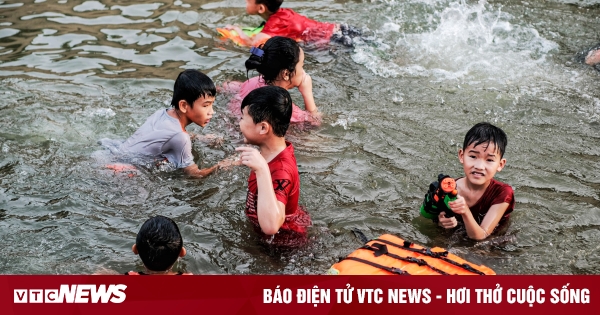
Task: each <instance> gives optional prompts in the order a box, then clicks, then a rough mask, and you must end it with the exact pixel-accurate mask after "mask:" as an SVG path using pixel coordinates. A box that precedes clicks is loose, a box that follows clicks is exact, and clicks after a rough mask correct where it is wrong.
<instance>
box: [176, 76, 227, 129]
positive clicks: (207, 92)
mask: <svg viewBox="0 0 600 315" xmlns="http://www.w3.org/2000/svg"><path fill="white" fill-rule="evenodd" d="M216 95H217V89H216V88H215V84H214V83H213V81H212V80H211V79H210V78H209V77H208V76H206V75H205V74H204V73H202V72H200V71H198V70H194V69H188V70H185V71H183V72H181V73H180V74H179V76H178V77H177V80H175V86H174V87H173V99H172V100H171V105H172V106H173V107H174V108H175V109H177V110H178V111H179V112H181V113H183V114H184V115H185V116H186V117H187V118H188V119H189V121H192V122H194V123H196V124H197V125H200V126H202V127H204V126H205V125H206V124H207V123H208V122H209V121H210V118H211V117H212V114H213V109H212V105H213V103H214V102H215V96H216Z"/></svg>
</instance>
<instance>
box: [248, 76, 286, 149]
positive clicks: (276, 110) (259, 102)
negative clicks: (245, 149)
mask: <svg viewBox="0 0 600 315" xmlns="http://www.w3.org/2000/svg"><path fill="white" fill-rule="evenodd" d="M241 107H242V119H241V120H240V131H241V132H242V135H244V141H245V142H246V143H250V144H257V145H260V144H261V143H262V142H263V141H262V139H264V137H269V136H275V137H283V136H285V133H286V132H287V129H288V127H289V126H290V119H291V118H292V98H291V97H290V93H288V91H287V90H285V89H283V88H280V87H278V86H263V87H261V88H258V89H255V90H253V91H252V92H250V93H249V94H248V95H247V96H246V97H245V98H244V100H243V101H242V106H241Z"/></svg>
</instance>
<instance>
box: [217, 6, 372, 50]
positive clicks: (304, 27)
mask: <svg viewBox="0 0 600 315" xmlns="http://www.w3.org/2000/svg"><path fill="white" fill-rule="evenodd" d="M282 3H283V0H246V13H248V14H250V15H260V16H261V17H262V18H263V19H265V21H266V22H265V24H264V28H263V30H262V31H261V32H260V33H258V34H257V35H255V36H253V37H248V36H247V35H245V34H244V32H243V31H242V30H241V29H240V28H239V27H238V26H231V25H229V26H227V27H225V28H226V29H230V30H234V31H236V33H238V34H239V36H240V38H241V39H242V40H243V41H244V42H245V44H246V45H248V46H258V45H260V44H262V43H264V42H265V41H267V40H268V39H269V38H271V37H273V36H283V37H289V38H291V39H293V40H296V41H303V42H307V43H315V44H319V43H329V41H331V40H333V41H336V42H339V43H341V44H343V45H346V46H352V45H353V38H354V37H356V36H360V35H362V31H361V30H358V29H356V28H354V27H352V26H348V25H346V24H334V23H324V22H318V21H315V20H311V19H309V18H307V17H305V16H304V15H300V14H298V13H296V12H294V11H293V10H291V9H286V8H283V9H281V8H280V6H281V4H282Z"/></svg>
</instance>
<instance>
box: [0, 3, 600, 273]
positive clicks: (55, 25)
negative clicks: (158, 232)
mask: <svg viewBox="0 0 600 315" xmlns="http://www.w3.org/2000/svg"><path fill="white" fill-rule="evenodd" d="M284 6H286V7H291V8H293V9H295V10H297V11H298V12H300V13H302V14H305V15H308V16H310V17H312V18H315V19H318V20H322V21H335V22H347V23H350V24H354V25H357V26H360V27H368V28H369V29H370V30H371V31H373V32H374V33H375V35H376V36H377V40H376V41H375V42H372V43H368V44H359V45H357V46H356V47H355V48H354V49H352V50H344V49H339V48H336V47H334V48H332V49H308V51H307V54H306V56H307V61H306V66H305V68H306V70H307V71H308V72H309V73H310V74H311V75H312V77H313V81H314V91H315V99H316V101H317V105H318V106H319V108H320V109H321V111H323V113H324V123H323V125H322V126H321V127H320V128H319V129H314V130H309V131H299V130H292V131H291V132H290V135H289V137H288V139H289V140H290V141H292V142H293V143H294V144H295V147H296V157H297V159H298V164H299V169H300V173H301V181H302V194H301V200H300V201H301V204H303V205H304V206H305V207H306V208H307V209H308V210H309V211H310V212H311V214H312V217H313V220H314V226H313V227H312V229H311V231H310V236H311V239H312V242H311V244H310V246H309V247H308V248H306V249H302V250H300V251H296V252H274V251H271V250H268V249H265V248H263V247H262V246H261V245H259V244H258V243H257V242H256V237H255V234H254V232H253V230H252V228H251V227H250V225H249V224H248V223H247V221H246V218H245V216H244V214H243V205H244V201H245V196H246V180H247V175H248V173H249V172H248V170H247V169H244V168H237V169H234V170H230V171H221V172H219V173H218V174H216V175H215V176H211V177H210V178H208V179H206V180H194V179H189V178H186V177H185V176H183V175H181V174H180V173H178V172H167V171H163V170H158V169H156V168H153V167H147V168H144V167H141V168H140V171H139V172H138V174H137V175H136V176H133V177H129V176H127V175H126V174H114V173H113V172H112V171H110V170H107V169H105V168H104V167H103V165H104V164H105V163H108V162H110V161H112V159H113V158H112V157H111V155H110V153H109V152H108V151H107V150H105V149H104V148H103V147H102V146H100V145H99V144H98V140H100V139H103V138H108V139H113V140H124V139H126V138H127V137H128V136H129V135H131V134H132V133H133V132H134V131H135V130H136V129H137V128H138V127H139V126H140V125H141V124H142V123H143V122H144V121H145V119H146V117H147V116H149V115H150V114H152V113H153V112H154V111H156V110H157V109H159V108H164V107H167V106H168V104H169V102H170V98H171V89H172V86H173V80H174V79H175V78H176V76H177V74H178V73H179V72H180V71H182V70H183V69H185V68H198V69H201V70H202V71H204V72H205V73H207V74H208V75H209V76H211V77H212V78H213V79H214V80H215V82H217V83H218V84H221V83H223V82H225V81H228V80H243V79H244V78H245V75H246V74H245V71H244V68H243V64H244V61H245V60H246V58H247V56H248V53H247V52H246V51H247V50H246V49H244V48H240V47H236V46H234V45H233V44H231V43H227V42H222V41H220V40H219V39H217V38H216V32H215V31H214V29H215V28H216V27H220V26H224V25H226V24H234V23H236V24H242V25H256V24H258V23H259V22H260V19H259V18H258V17H255V16H252V17H251V16H247V15H245V13H244V12H245V11H244V1H243V0H235V1H234V0H225V1H194V2H188V1H174V2H173V1H167V2H159V1H156V2H153V1H140V0H138V1H110V0H100V1H71V0H68V1H67V0H61V1H54V0H48V1H44V0H35V1H20V0H17V1H1V0H0V81H1V84H0V96H2V97H1V98H0V151H1V153H0V242H1V243H2V244H3V246H0V272H1V273H15V274H23V273H34V274H40V273H44V274H54V273H61V274H63V273H64V274H75V273H90V272H93V271H95V270H97V269H98V268H100V267H106V268H111V269H114V270H118V271H121V272H124V271H127V270H131V269H134V268H139V267H140V261H139V259H137V257H135V256H134V255H133V254H132V253H131V251H130V248H131V245H132V244H133V243H134V241H135V235H136V233H137V231H138V229H139V227H140V226H141V224H142V222H143V221H144V220H145V219H146V218H148V217H149V216H151V215H156V214H163V215H167V216H170V217H172V218H173V219H174V220H175V221H176V222H178V224H179V226H180V228H181V231H182V233H183V236H184V240H185V246H186V247H187V249H188V256H187V257H185V258H184V259H183V260H182V261H181V262H180V263H179V265H178V266H177V268H178V269H181V268H184V269H186V270H188V271H191V272H193V273H201V274H211V273H215V274H221V273H228V274H241V273H244V274H277V273H286V274H287V273H290V274H319V273H324V272H325V271H326V270H327V269H328V268H329V266H330V265H331V264H333V263H335V262H336V261H337V259H338V258H339V257H341V256H345V255H347V254H348V253H349V252H351V251H352V250H354V249H355V248H357V247H358V246H360V241H359V240H358V239H357V238H356V237H355V236H354V234H353V233H352V232H351V229H353V228H358V229H360V230H362V231H363V232H364V233H365V234H366V235H367V236H368V237H376V236H378V235H380V234H383V233H393V234H396V235H399V236H402V237H403V238H405V239H408V240H411V241H414V242H418V243H421V244H425V245H429V246H442V247H448V248H450V249H451V251H452V252H454V253H456V254H459V255H461V256H463V257H465V258H467V259H469V260H471V261H474V262H476V263H482V264H486V265H488V266H489V267H491V268H493V269H494V270H495V271H496V272H497V273H500V274H522V273H526V274H554V273H558V274H594V273H595V274H598V273H600V251H599V248H600V245H599V244H600V242H599V241H600V229H599V226H600V196H599V190H600V133H599V128H600V116H599V114H600V88H599V86H600V83H599V82H600V75H599V73H598V72H597V71H595V70H594V69H592V68H590V67H586V66H584V65H582V64H581V63H580V62H579V60H580V58H581V56H582V54H583V51H584V50H585V49H586V48H589V47H592V46H594V45H595V44H596V43H597V42H599V41H600V1H592V0H586V1H576V0H569V1H558V0H556V1H539V0H536V1H513V0H510V1H489V2H477V1H466V2H461V1H458V2H455V1H444V0H439V1H434V0H408V1H398V0H383V1H382V0H375V1H364V2H362V1H339V0H338V1H327V0H322V1H312V0H309V1H303V2H291V1H286V2H285V4H284ZM292 96H293V97H294V99H296V101H297V102H298V101H299V100H301V98H300V95H299V93H297V91H296V92H293V93H292ZM299 103H301V102H299ZM226 104H227V97H226V96H224V95H220V96H219V97H218V98H217V104H216V111H217V113H216V118H215V119H213V121H212V122H211V123H210V125H209V126H208V127H207V128H206V129H205V130H201V129H200V128H199V127H195V128H190V130H192V131H195V132H199V133H206V134H209V133H212V134H217V135H220V136H222V137H224V138H225V140H226V141H225V143H224V144H223V145H222V146H219V147H217V148H211V147H207V146H206V145H204V144H202V143H200V142H197V143H194V151H195V154H196V155H197V160H198V161H199V162H198V163H199V164H200V165H201V166H209V165H211V164H213V163H215V162H217V161H218V160H220V159H222V158H223V157H226V156H228V155H230V154H232V153H233V149H234V147H235V146H237V145H238V143H239V141H240V136H239V132H238V131H237V129H236V123H235V120H234V119H233V118H232V117H231V115H230V114H228V113H226V112H225V108H226ZM479 121H490V122H492V123H494V124H496V125H498V126H500V127H502V128H503V129H504V130H505V131H506V133H507V134H508V136H509V145H508V148H507V152H506V155H505V157H506V158H507V160H508V163H507V167H506V168H505V169H504V170H503V171H502V172H500V173H498V174H497V178H498V179H499V180H501V181H505V182H507V183H509V184H511V185H512V186H513V187H514V189H515V195H516V199H517V204H516V209H515V212H514V215H513V217H512V224H511V226H510V228H509V230H508V233H509V234H510V235H515V236H516V238H517V239H518V241H517V242H516V243H509V244H503V245H502V246H500V247H490V246H474V243H473V242H471V241H469V240H466V239H464V236H463V235H449V234H445V233H440V232H441V231H439V230H438V229H437V228H436V227H434V226H433V225H432V224H431V223H430V222H429V221H428V220H425V219H423V218H420V217H419V214H418V208H419V205H420V203H421V200H422V197H423V194H424V192H425V190H426V189H427V185H428V184H429V182H430V181H432V180H433V179H434V178H435V176H436V175H437V174H438V173H439V172H445V173H449V174H452V175H454V176H459V175H460V174H461V172H462V167H461V166H460V164H459V163H458V159H457V157H456V153H457V150H458V148H459V145H460V144H461V142H462V139H463V137H464V134H465V133H466V131H467V130H468V129H469V128H470V127H471V126H472V125H473V124H475V123H476V122H479Z"/></svg>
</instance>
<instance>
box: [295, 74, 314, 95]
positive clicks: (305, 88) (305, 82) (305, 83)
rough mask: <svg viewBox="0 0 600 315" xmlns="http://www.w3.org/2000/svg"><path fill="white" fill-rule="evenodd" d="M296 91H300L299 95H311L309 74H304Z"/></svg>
mask: <svg viewBox="0 0 600 315" xmlns="http://www.w3.org/2000/svg"><path fill="white" fill-rule="evenodd" d="M298 91H300V94H304V93H306V92H310V93H312V78H311V77H310V74H308V73H306V72H304V76H303V78H302V81H300V85H298Z"/></svg>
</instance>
